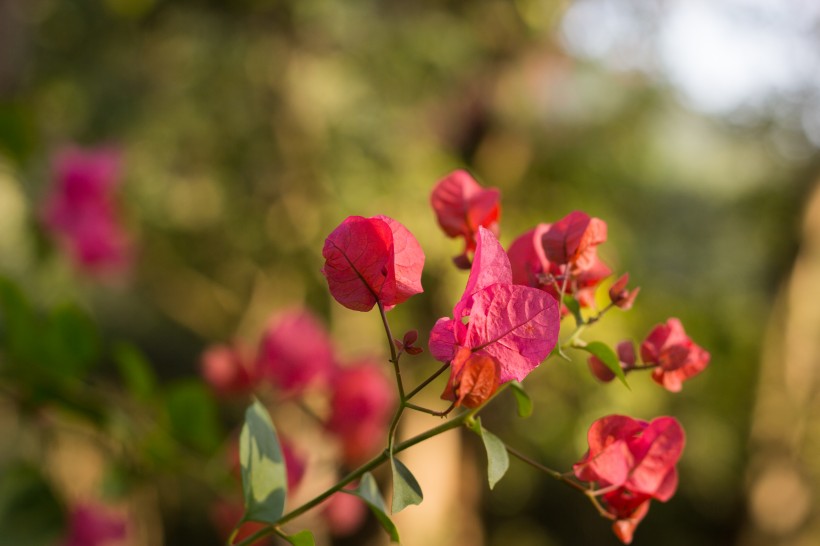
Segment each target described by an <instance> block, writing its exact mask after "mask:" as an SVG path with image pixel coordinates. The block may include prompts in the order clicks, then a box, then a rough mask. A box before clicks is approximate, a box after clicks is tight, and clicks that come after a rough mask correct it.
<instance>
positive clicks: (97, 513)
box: [61, 504, 127, 546]
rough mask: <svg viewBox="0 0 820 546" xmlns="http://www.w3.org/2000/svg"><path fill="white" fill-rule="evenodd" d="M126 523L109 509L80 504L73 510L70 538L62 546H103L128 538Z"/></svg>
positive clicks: (70, 522) (70, 521)
mask: <svg viewBox="0 0 820 546" xmlns="http://www.w3.org/2000/svg"><path fill="white" fill-rule="evenodd" d="M126 530H127V529H126V522H125V519H124V518H123V517H121V516H118V515H115V514H113V513H111V512H110V511H109V510H108V509H106V508H104V507H101V506H94V505H91V504H80V505H78V506H76V507H74V508H73V509H72V510H71V514H70V516H69V528H68V536H67V537H66V538H65V540H64V541H63V542H62V543H61V546H103V545H109V544H111V543H112V541H120V540H122V539H124V538H125V536H126Z"/></svg>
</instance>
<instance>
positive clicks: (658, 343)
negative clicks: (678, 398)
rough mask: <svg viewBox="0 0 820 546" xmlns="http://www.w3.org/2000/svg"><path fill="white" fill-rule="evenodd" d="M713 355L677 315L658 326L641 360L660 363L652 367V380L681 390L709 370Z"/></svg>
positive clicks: (642, 353) (642, 348)
mask: <svg viewBox="0 0 820 546" xmlns="http://www.w3.org/2000/svg"><path fill="white" fill-rule="evenodd" d="M710 358H711V357H710V355H709V353H708V352H707V351H706V350H704V349H703V348H702V347H700V346H699V345H696V344H695V343H694V342H693V341H692V340H691V339H690V338H689V336H687V335H686V332H685V331H684V329H683V325H682V324H681V322H680V320H678V319H676V318H670V319H668V320H667V321H666V324H658V325H657V326H655V327H654V328H653V329H652V331H651V332H649V335H647V336H646V339H645V340H644V342H643V343H641V360H643V361H644V363H645V364H655V365H656V366H657V367H656V368H655V369H654V370H652V379H654V380H655V382H656V383H658V384H659V385H661V386H663V387H664V388H666V389H667V390H669V391H672V392H678V391H680V390H681V388H682V386H683V382H684V381H685V380H687V379H689V378H690V377H693V376H695V375H697V374H699V373H700V372H702V371H703V370H704V369H706V366H707V365H708V364H709V359H710Z"/></svg>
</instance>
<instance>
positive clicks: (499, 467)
mask: <svg viewBox="0 0 820 546" xmlns="http://www.w3.org/2000/svg"><path fill="white" fill-rule="evenodd" d="M476 425H477V426H476V427H475V429H474V430H478V435H479V436H481V441H482V442H483V443H484V450H485V451H486V452H487V482H488V484H489V485H490V489H492V488H494V487H495V484H497V483H498V482H499V481H500V480H501V478H503V477H504V474H506V473H507V470H508V469H509V468H510V456H509V455H508V454H507V446H506V445H504V442H502V441H501V439H499V438H498V436H496V435H495V434H493V433H491V432H490V431H489V430H487V429H486V428H484V427H483V426H481V420H480V419H476Z"/></svg>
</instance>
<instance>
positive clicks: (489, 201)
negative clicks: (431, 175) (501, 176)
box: [430, 170, 501, 268]
mask: <svg viewBox="0 0 820 546" xmlns="http://www.w3.org/2000/svg"><path fill="white" fill-rule="evenodd" d="M500 196H501V194H500V192H499V191H498V190H497V189H495V188H482V187H481V186H480V185H479V183H478V182H476V181H475V180H474V179H473V177H472V176H470V174H469V173H468V172H466V171H462V170H458V171H454V172H452V173H450V174H448V175H447V176H445V177H444V178H442V179H441V180H439V181H438V183H437V184H436V186H435V187H434V188H433V192H432V193H431V194H430V204H431V205H432V206H433V210H434V211H435V213H436V220H438V224H439V225H440V226H441V229H443V230H444V233H446V234H447V235H448V236H450V237H464V253H463V254H462V255H461V256H458V257H457V258H455V261H456V264H457V265H462V264H463V265H465V266H466V267H465V268H469V263H470V262H469V258H468V256H467V253H468V252H472V251H473V250H475V247H476V234H477V233H478V228H479V227H484V228H487V229H489V230H490V231H491V232H492V233H493V234H494V235H495V236H496V237H497V236H498V220H499V216H500V215H501V205H500V204H499V199H500Z"/></svg>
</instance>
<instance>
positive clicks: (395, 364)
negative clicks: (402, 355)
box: [378, 301, 405, 403]
mask: <svg viewBox="0 0 820 546" xmlns="http://www.w3.org/2000/svg"><path fill="white" fill-rule="evenodd" d="M378 305H379V315H381V317H382V324H383V325H384V333H385V334H386V335H387V344H388V345H389V346H390V362H392V363H393V371H394V372H395V373H396V384H397V385H398V388H399V398H400V400H401V401H402V403H403V402H404V400H405V397H404V385H403V384H402V381H401V368H399V354H398V351H396V342H395V341H393V332H391V331H390V323H389V322H387V314H386V313H385V311H384V305H382V302H381V301H379V302H378Z"/></svg>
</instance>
